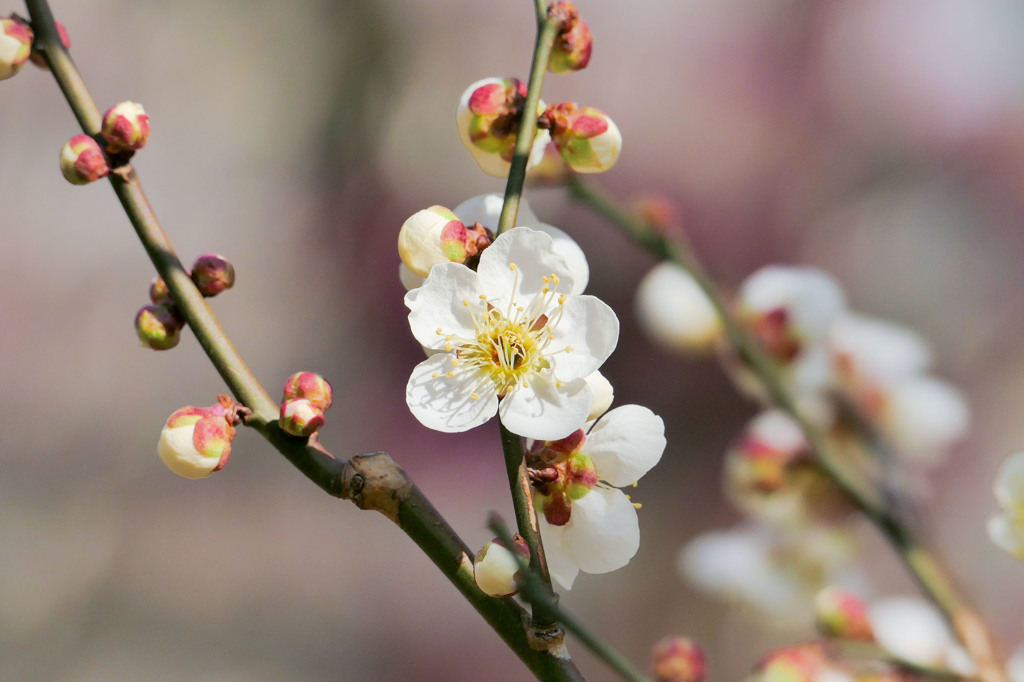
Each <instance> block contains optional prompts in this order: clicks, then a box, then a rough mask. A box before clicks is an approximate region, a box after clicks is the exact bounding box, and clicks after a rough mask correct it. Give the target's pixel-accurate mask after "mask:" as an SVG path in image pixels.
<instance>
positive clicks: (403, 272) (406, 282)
mask: <svg viewBox="0 0 1024 682" xmlns="http://www.w3.org/2000/svg"><path fill="white" fill-rule="evenodd" d="M398 280H399V281H400V282H401V283H402V286H403V287H405V290H406V291H412V290H413V289H418V288H419V287H421V286H423V283H424V282H425V281H427V280H426V278H425V277H420V276H419V275H417V274H416V273H415V272H413V271H412V270H410V269H409V268H408V266H407V265H406V264H405V263H399V264H398Z"/></svg>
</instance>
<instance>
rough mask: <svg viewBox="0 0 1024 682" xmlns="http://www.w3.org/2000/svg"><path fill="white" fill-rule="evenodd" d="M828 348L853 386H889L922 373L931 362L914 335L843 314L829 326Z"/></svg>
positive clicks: (879, 321) (888, 323)
mask: <svg viewBox="0 0 1024 682" xmlns="http://www.w3.org/2000/svg"><path fill="white" fill-rule="evenodd" d="M828 344H829V347H830V348H831V350H832V353H833V354H835V355H837V356H838V357H840V358H842V359H843V362H844V364H846V365H848V366H849V369H850V371H851V372H852V374H853V375H854V376H853V377H851V378H852V379H853V380H854V381H855V382H857V381H861V382H863V381H867V382H869V383H871V384H874V385H879V384H881V385H889V384H892V383H894V382H896V381H899V380H902V379H906V378H907V377H910V376H912V375H914V374H920V373H922V372H924V371H925V370H927V369H928V366H929V365H930V364H931V361H932V353H931V349H930V348H929V347H928V344H927V343H926V342H925V340H924V339H923V338H922V337H921V335H920V334H918V333H917V332H915V331H913V330H912V329H910V328H909V327H905V326H903V325H901V324H897V323H896V322H891V321H889V320H884V319H881V318H876V317H868V316H867V315H860V314H856V313H844V314H843V315H841V316H840V317H839V318H838V319H837V320H836V321H835V322H833V323H832V327H831V328H830V329H829V332H828Z"/></svg>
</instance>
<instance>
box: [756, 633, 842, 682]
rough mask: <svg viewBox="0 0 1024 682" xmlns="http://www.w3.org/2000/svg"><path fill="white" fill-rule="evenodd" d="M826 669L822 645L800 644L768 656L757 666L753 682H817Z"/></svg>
mask: <svg viewBox="0 0 1024 682" xmlns="http://www.w3.org/2000/svg"><path fill="white" fill-rule="evenodd" d="M825 667H826V658H825V651H824V649H823V648H822V646H821V644H819V643H813V642H812V643H809V644H800V645H797V646H792V647H788V648H786V649H779V650H778V651H774V652H772V653H771V654H769V655H768V656H766V657H765V658H764V659H763V660H762V661H761V663H760V664H759V665H758V666H757V670H756V674H755V675H754V676H753V677H752V678H751V682H815V680H816V679H817V678H818V673H819V672H821V671H822V670H824V669H825Z"/></svg>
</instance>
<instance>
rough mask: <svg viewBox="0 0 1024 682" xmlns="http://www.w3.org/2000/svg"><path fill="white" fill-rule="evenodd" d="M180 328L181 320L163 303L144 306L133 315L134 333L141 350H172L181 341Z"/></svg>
mask: <svg viewBox="0 0 1024 682" xmlns="http://www.w3.org/2000/svg"><path fill="white" fill-rule="evenodd" d="M181 327H182V322H181V319H179V318H178V316H177V315H176V314H175V312H174V311H173V310H172V309H171V307H170V305H168V304H165V303H160V304H157V303H152V304H150V305H144V306H142V307H141V308H139V312H137V313H135V333H136V334H138V335H139V341H141V342H142V347H143V348H152V349H153V350H167V349H169V348H174V347H175V346H177V345H178V341H179V340H180V339H181Z"/></svg>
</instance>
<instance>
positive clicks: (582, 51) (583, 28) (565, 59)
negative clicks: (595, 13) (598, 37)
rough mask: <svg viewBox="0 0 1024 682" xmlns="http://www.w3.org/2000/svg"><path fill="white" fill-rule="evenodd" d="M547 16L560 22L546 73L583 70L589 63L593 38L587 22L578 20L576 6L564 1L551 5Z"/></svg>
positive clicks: (578, 15) (578, 14)
mask: <svg viewBox="0 0 1024 682" xmlns="http://www.w3.org/2000/svg"><path fill="white" fill-rule="evenodd" d="M548 16H550V17H557V18H558V19H559V20H560V21H561V25H560V26H559V28H558V34H557V35H556V36H555V44H554V46H553V47H552V49H551V57H550V58H548V71H550V72H551V73H567V72H569V71H579V70H580V69H583V68H585V67H586V66H587V64H588V63H589V62H590V53H591V51H592V50H593V48H594V37H593V36H592V35H591V34H590V28H589V27H588V26H587V22H585V21H583V20H582V19H580V13H579V10H577V9H576V5H574V4H573V3H571V2H566V1H564V0H560V1H559V2H555V3H552V5H551V7H549V8H548Z"/></svg>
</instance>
